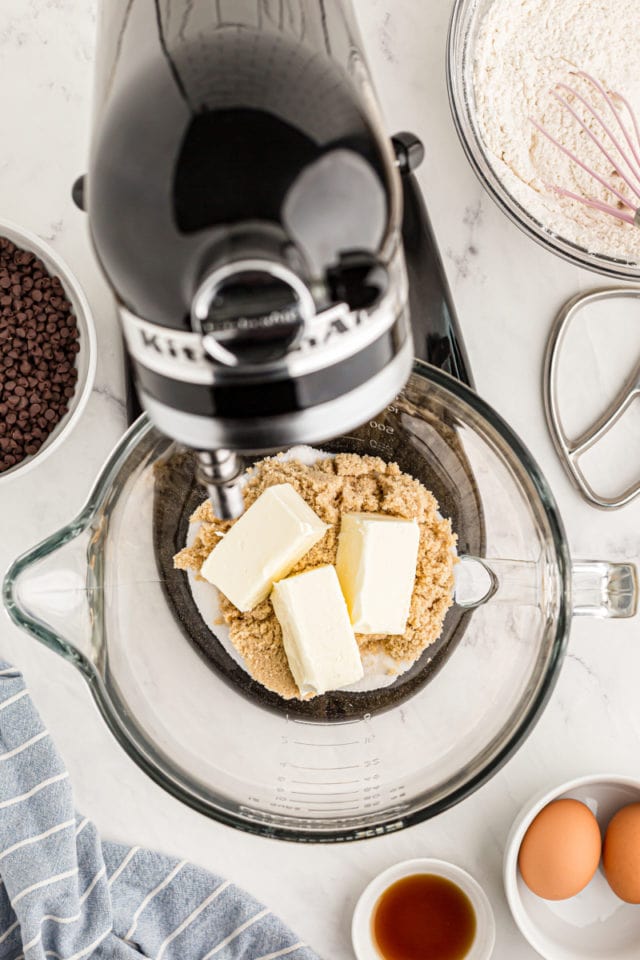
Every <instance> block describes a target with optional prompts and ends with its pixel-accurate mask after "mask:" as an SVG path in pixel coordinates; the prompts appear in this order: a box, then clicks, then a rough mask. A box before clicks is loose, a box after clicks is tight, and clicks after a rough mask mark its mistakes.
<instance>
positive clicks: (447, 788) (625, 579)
mask: <svg viewBox="0 0 640 960" xmlns="http://www.w3.org/2000/svg"><path fill="white" fill-rule="evenodd" d="M323 448H326V449H328V450H330V451H333V452H336V451H340V450H349V451H354V452H360V453H375V454H378V455H379V456H381V457H383V458H385V459H386V460H395V461H397V462H398V463H399V464H400V466H401V467H402V468H403V469H404V470H406V471H407V472H409V473H412V474H413V475H414V476H416V477H418V478H419V479H420V480H421V481H422V482H423V483H424V484H425V485H426V486H427V487H429V488H430V489H432V490H433V491H434V493H435V494H436V496H437V498H438V500H439V502H440V508H441V511H442V513H443V514H444V515H445V516H450V517H451V519H452V523H453V528H454V530H455V531H456V532H457V534H458V538H459V540H458V552H459V554H460V556H461V557H468V558H470V559H466V560H464V561H463V562H461V563H460V564H459V565H458V567H459V569H460V571H461V572H460V574H459V580H458V585H457V588H456V603H455V604H454V606H453V607H452V608H451V610H450V611H449V613H448V615H447V619H446V621H445V626H444V630H443V634H442V636H441V638H440V640H439V641H438V642H437V643H436V644H435V645H434V646H432V647H430V648H428V649H427V650H426V651H425V653H424V654H423V656H422V657H421V658H420V660H419V661H418V662H417V663H416V664H415V665H414V667H413V668H412V669H411V670H409V671H408V672H407V673H406V674H404V675H402V676H401V677H399V678H398V679H397V680H396V681H395V682H394V683H393V684H392V685H391V686H389V687H386V688H385V689H384V690H381V691H374V692H373V693H355V694H354V693H346V692H342V693H337V694H333V695H327V696H325V697H320V698H317V699H316V700H313V701H310V702H309V703H306V704H305V703H297V702H291V701H289V702H285V701H283V700H281V699H280V698H279V697H277V696H275V695H272V694H268V693H266V691H264V690H263V689H262V688H261V687H259V685H258V684H256V683H254V682H253V681H252V680H251V679H250V678H249V677H248V675H247V674H246V673H245V672H244V670H243V669H242V668H241V667H240V666H239V665H238V664H237V663H236V662H235V660H233V659H232V658H231V657H230V656H229V655H228V654H227V653H226V651H225V650H224V648H223V647H222V646H221V644H220V643H219V642H218V641H217V640H216V638H215V627H214V626H210V625H207V624H206V623H205V621H204V620H203V619H202V617H201V616H200V614H199V612H198V610H197V608H196V607H195V604H194V602H193V598H192V596H191V592H190V588H189V586H188V580H187V577H186V575H185V574H184V573H183V572H181V571H175V570H173V567H172V564H171V557H172V555H173V553H174V552H175V551H176V550H177V549H179V548H180V547H181V546H183V545H184V543H185V539H186V535H187V525H188V522H187V518H188V514H189V512H190V510H191V508H192V507H193V505H195V503H197V502H199V501H201V500H202V499H204V496H205V494H204V491H203V490H201V489H199V488H198V487H197V484H196V483H195V481H194V464H193V457H192V455H191V454H190V453H189V452H187V451H184V450H180V449H179V448H177V447H176V446H175V445H174V444H172V443H171V442H170V441H169V440H167V439H166V438H165V437H163V436H161V435H160V434H158V433H157V432H156V431H155V429H154V428H153V427H152V426H151V425H150V423H149V422H148V421H147V420H146V419H145V418H144V417H143V418H141V419H140V420H139V421H138V422H137V423H136V424H134V426H133V427H132V428H131V429H130V430H129V432H128V433H127V434H126V435H125V437H123V439H122V441H121V442H120V443H119V445H118V446H117V447H116V449H115V450H114V452H113V454H112V455H111V457H110V458H109V460H108V461H107V463H106V465H105V467H104V469H103V471H102V474H101V476H100V478H99V480H98V482H97V484H96V486H95V489H94V491H93V493H92V494H91V496H90V498H89V501H88V503H87V505H86V507H85V508H84V510H83V511H82V512H81V514H80V515H79V516H78V517H77V518H76V519H75V520H73V521H72V522H71V523H70V524H69V525H68V526H67V527H65V528H64V529H62V530H60V531H59V532H58V533H56V534H54V535H53V536H51V537H49V538H48V539H47V540H45V541H43V542H42V543H41V544H39V545H38V546H37V547H35V548H34V549H32V550H30V551H29V552H28V553H26V554H25V555H23V556H22V557H21V558H20V559H18V560H17V561H16V562H15V563H14V564H13V566H12V568H11V569H10V570H9V572H8V574H7V577H6V580H5V588H4V589H5V603H6V605H7V608H8V610H9V613H10V615H11V616H12V617H13V619H14V620H15V622H16V623H18V624H19V625H20V626H22V627H24V628H26V629H27V630H28V631H29V632H30V633H31V634H33V636H35V637H37V638H38V639H39V640H41V641H42V642H43V643H45V644H46V645H47V646H49V647H50V648H51V649H53V650H55V651H56V652H57V653H59V654H60V655H61V656H63V657H64V658H65V659H67V660H69V661H70V662H71V663H72V664H73V665H74V666H76V667H77V668H78V669H79V670H80V671H81V672H82V673H83V674H84V676H85V678H86V679H87V681H88V683H89V686H90V688H91V691H92V693H93V696H94V698H95V701H96V703H97V705H98V707H99V708H100V710H101V711H102V714H103V716H104V718H105V720H106V721H107V723H108V724H109V727H110V728H111V730H112V731H113V733H114V734H115V736H116V737H117V738H118V740H119V741H120V743H121V744H122V745H123V747H124V748H125V749H126V750H127V752H128V753H129V755H130V756H131V757H132V758H133V759H134V760H135V761H136V762H137V763H138V764H140V766H141V767H142V768H143V769H144V770H146V771H147V772H148V773H149V774H150V775H151V776H152V777H153V778H154V779H155V780H156V781H157V782H158V783H159V784H161V785H162V786H163V787H165V788H166V789H167V790H169V791H170V792H171V793H173V794H174V795H175V796H176V797H178V798H180V799H181V800H183V801H185V802H186V803H189V804H191V805H192V806H193V807H195V808H196V809H198V810H200V811H201V812H202V813H205V814H207V815H209V816H211V817H214V818H215V819H217V820H220V821H222V822H224V823H227V824H231V825H232V826H234V827H238V828H240V829H244V830H248V831H253V832H255V833H261V834H265V835H268V836H276V837H281V838H286V839H291V840H305V841H333V840H348V839H358V838H362V837H370V836H375V835H376V834H380V833H385V832H389V831H394V830H398V829H400V828H402V827H405V826H408V825H410V824H413V823H416V822H418V821H420V820H423V819H425V818H426V817H431V816H433V815H434V814H437V813H438V812H440V811H442V810H444V809H445V808H447V807H449V806H451V805H452V804H453V803H455V802H456V801H458V800H460V799H462V798H463V797H465V796H466V795H467V794H469V793H471V792H472V791H473V790H474V789H475V788H476V787H478V786H479V785H480V784H481V783H482V782H483V781H485V780H486V779H487V778H488V777H490V776H491V774H492V773H494V772H495V771H496V770H497V769H498V767H499V766H500V765H501V764H502V763H503V762H504V761H505V760H506V759H507V757H509V755H510V754H511V753H512V752H513V751H514V750H515V748H516V747H517V746H518V745H519V744H520V743H521V742H522V740H523V738H524V736H525V734H526V733H527V732H528V731H529V730H530V729H531V726H532V724H533V723H534V721H535V719H536V718H537V716H538V715H539V714H540V711H541V710H542V708H543V706H544V704H545V702H546V700H547V699H548V697H549V694H550V692H551V689H552V686H553V682H554V680H555V678H556V676H557V672H558V668H559V665H560V662H561V659H562V655H563V651H564V648H565V644H566V641H567V633H568V627H569V622H570V619H571V614H572V610H573V612H580V613H599V614H600V615H603V616H607V615H612V616H629V615H631V613H632V612H633V609H634V604H635V592H636V590H635V573H634V570H633V568H632V567H629V566H624V565H617V566H610V565H608V564H604V563H603V564H579V565H576V566H575V567H574V569H573V573H572V568H571V563H570V559H569V556H568V551H567V544H566V540H565V536H564V533H563V529H562V525H561V522H560V519H559V517H558V515H557V512H556V508H555V506H554V503H553V499H552V496H551V494H550V492H549V490H548V488H547V485H546V483H545V481H544V479H543V478H542V476H541V475H540V472H539V470H538V468H537V467H536V465H535V463H534V462H533V460H532V459H531V457H530V455H529V454H528V453H527V451H526V450H525V448H524V447H523V446H522V444H521V443H520V442H519V441H518V439H517V438H516V437H515V436H514V435H513V433H512V432H511V430H510V429H509V428H508V427H507V426H506V424H505V423H504V422H503V421H502V420H501V419H500V418H499V417H498V416H497V415H496V414H495V413H494V411H493V410H491V408H490V407H488V406H487V405H486V404H485V403H484V402H483V401H482V400H481V399H480V398H479V397H478V396H476V394H475V393H473V392H472V391H471V390H469V389H468V388H466V387H464V386H462V385H461V384H460V383H458V382H457V381H456V380H453V379H452V378H450V377H449V376H448V375H447V374H444V373H442V372H440V371H438V370H436V369H434V368H431V367H427V366H425V365H423V364H420V363H417V364H416V366H415V369H414V373H413V374H412V376H411V379H410V381H409V383H408V385H407V387H406V388H405V390H404V391H403V392H402V394H401V395H400V396H399V397H398V398H397V400H396V401H395V402H394V403H393V404H391V405H390V406H389V407H387V409H386V410H384V411H383V412H382V413H381V414H380V416H379V417H378V418H377V419H376V420H373V421H371V422H370V423H368V424H366V425H365V426H363V427H362V428H361V429H359V430H356V431H354V432H353V433H352V434H350V435H349V436H343V437H340V438H338V439H337V440H334V441H332V442H331V443H329V444H323ZM474 557H476V558H481V560H478V559H473V558H474ZM572 584H573V586H574V587H575V588H576V589H575V590H574V592H573V593H574V600H573V604H574V606H573V607H572Z"/></svg>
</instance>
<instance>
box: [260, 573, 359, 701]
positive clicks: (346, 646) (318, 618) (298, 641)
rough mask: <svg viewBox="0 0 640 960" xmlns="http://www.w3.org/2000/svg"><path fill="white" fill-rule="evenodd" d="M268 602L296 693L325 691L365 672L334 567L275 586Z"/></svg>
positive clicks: (353, 679) (289, 579)
mask: <svg viewBox="0 0 640 960" xmlns="http://www.w3.org/2000/svg"><path fill="white" fill-rule="evenodd" d="M271 603H272V604H273V609H274V610H275V614H276V617H277V618H278V621H279V623H280V626H281V627H282V639H283V642H284V649H285V653H286V654H287V659H288V661H289V666H290V667H291V673H292V674H293V679H294V680H295V682H296V683H297V685H298V689H299V690H300V693H301V694H302V695H303V696H305V695H306V694H309V693H313V694H319V693H326V691H327V690H338V689H340V687H346V686H348V684H350V683H355V682H356V680H360V679H361V678H362V676H363V673H364V671H363V668H362V661H361V659H360V651H359V649H358V644H357V642H356V638H355V635H354V632H353V627H352V626H351V624H350V623H349V611H348V610H347V605H346V603H345V602H344V597H343V596H342V591H341V590H340V584H339V582H338V577H337V575H336V571H335V567H330V566H326V567H316V568H315V569H314V570H307V571H306V572H305V573H299V574H297V575H296V576H294V577H288V578H287V579H286V580H280V581H279V582H278V583H275V584H274V586H273V593H272V594H271Z"/></svg>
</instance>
